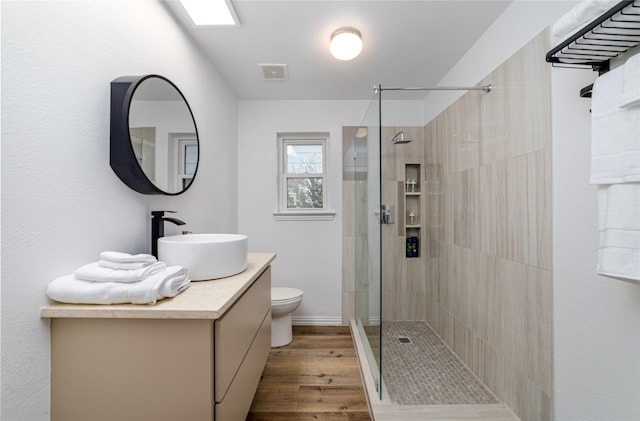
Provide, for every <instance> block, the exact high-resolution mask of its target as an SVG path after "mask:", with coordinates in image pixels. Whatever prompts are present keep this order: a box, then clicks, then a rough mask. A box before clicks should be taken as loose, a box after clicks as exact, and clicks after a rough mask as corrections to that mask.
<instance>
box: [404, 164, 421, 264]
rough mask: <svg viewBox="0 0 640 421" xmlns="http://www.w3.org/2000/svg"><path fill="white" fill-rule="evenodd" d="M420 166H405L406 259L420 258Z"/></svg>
mask: <svg viewBox="0 0 640 421" xmlns="http://www.w3.org/2000/svg"><path fill="white" fill-rule="evenodd" d="M421 169H422V166H421V165H420V164H405V165H404V210H405V212H404V213H405V214H404V235H405V239H406V252H405V257H407V258H417V257H420V238H421V232H422V224H421V219H422V192H421V183H420V180H421V179H422V177H421V174H422V172H421Z"/></svg>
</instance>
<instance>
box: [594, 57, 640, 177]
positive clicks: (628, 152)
mask: <svg viewBox="0 0 640 421" xmlns="http://www.w3.org/2000/svg"><path fill="white" fill-rule="evenodd" d="M621 89H622V69H621V68H616V69H613V70H611V71H610V72H607V73H605V74H604V75H602V76H600V77H599V78H598V79H596V81H595V82H594V84H593V93H592V100H591V179H590V182H591V184H614V183H629V182H638V181H640V107H627V108H620V107H619V98H620V92H621Z"/></svg>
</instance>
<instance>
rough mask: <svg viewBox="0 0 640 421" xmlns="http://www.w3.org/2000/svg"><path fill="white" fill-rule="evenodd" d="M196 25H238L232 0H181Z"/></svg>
mask: <svg viewBox="0 0 640 421" xmlns="http://www.w3.org/2000/svg"><path fill="white" fill-rule="evenodd" d="M180 3H181V4H182V7H184V10H186V11H187V14H188V15H189V17H190V18H191V20H192V21H193V23H194V24H196V25H238V24H240V22H239V20H238V15H236V12H235V10H234V9H233V5H232V4H231V0H180Z"/></svg>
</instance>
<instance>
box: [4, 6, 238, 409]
mask: <svg viewBox="0 0 640 421" xmlns="http://www.w3.org/2000/svg"><path fill="white" fill-rule="evenodd" d="M1 31H2V263H3V264H2V307H1V309H2V359H1V362H2V376H1V379H2V389H1V396H2V414H1V418H2V419H3V420H7V421H12V420H29V421H34V420H47V419H49V397H50V394H49V387H50V380H49V379H50V377H49V369H50V365H49V324H48V322H47V321H46V320H41V319H40V317H39V309H40V307H41V306H43V305H45V304H47V303H48V301H47V298H46V295H45V291H46V285H47V283H48V282H49V281H50V280H51V279H53V278H54V277H57V276H61V275H64V274H67V273H70V272H72V271H73V270H74V269H76V268H77V267H78V266H80V265H81V264H84V263H87V262H90V261H94V260H96V259H97V255H98V253H99V252H100V251H102V250H107V249H111V250H120V251H126V252H132V253H135V252H149V249H150V229H149V223H150V222H149V211H150V210H152V209H162V208H164V209H172V210H177V211H180V213H179V214H177V217H178V218H180V219H183V220H185V221H187V222H188V225H187V226H186V228H187V229H190V230H192V231H230V232H232V231H235V230H236V228H237V216H236V215H237V205H236V202H237V199H236V192H235V188H236V185H235V183H232V182H229V180H233V179H234V177H235V174H236V169H237V167H236V161H237V157H236V154H237V149H236V144H235V139H236V137H237V99H236V98H235V96H234V94H233V93H232V92H231V91H230V89H229V88H228V87H227V86H226V84H225V83H224V82H223V81H222V80H221V78H220V77H219V76H218V75H217V73H216V71H215V69H214V67H213V66H212V65H211V63H210V62H208V61H206V60H205V59H203V57H202V55H201V53H200V52H199V50H197V49H196V48H195V47H193V46H192V44H191V42H190V40H189V39H188V38H186V37H185V36H184V35H183V33H182V32H181V30H180V29H179V27H178V26H177V25H176V24H175V23H174V21H173V19H172V18H171V16H170V15H169V13H168V12H167V10H166V9H165V6H163V5H162V4H161V3H160V2H158V1H155V0H153V1H150V0H137V1H126V2H121V1H91V2H86V1H45V2H24V1H18V2H12V1H3V2H2V28H1ZM147 73H157V74H161V75H163V76H166V77H168V78H169V79H171V80H172V81H173V82H174V83H175V84H176V85H177V86H178V87H179V88H180V89H181V91H182V92H183V94H184V95H185V97H186V98H187V100H188V101H189V102H190V104H191V108H192V110H193V112H194V115H195V119H196V122H197V124H198V130H199V133H200V137H201V154H200V164H201V166H200V170H199V172H198V177H197V179H196V181H195V182H194V185H193V186H192V188H191V189H190V190H189V191H188V192H187V193H186V194H184V195H181V196H178V197H166V196H165V197H162V196H156V197H151V196H143V195H140V194H138V193H135V192H133V191H132V190H130V189H129V188H127V187H126V186H125V185H124V184H122V183H121V182H120V180H119V179H118V178H117V177H116V176H115V174H114V173H113V171H112V170H111V169H110V168H109V95H110V85H109V84H110V82H111V81H112V80H113V79H115V78H116V77H119V76H123V75H140V74H147ZM172 230H174V231H173V232H176V231H175V230H176V228H174V227H173V226H170V227H169V226H168V231H169V232H172Z"/></svg>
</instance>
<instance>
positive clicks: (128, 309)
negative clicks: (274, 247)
mask: <svg viewBox="0 0 640 421" xmlns="http://www.w3.org/2000/svg"><path fill="white" fill-rule="evenodd" d="M274 257H275V255H273V254H266V253H264V254H250V255H249V265H248V268H247V270H246V271H245V272H243V273H242V274H239V275H236V276H233V277H229V278H224V279H220V280H214V281H204V282H197V283H192V286H191V287H190V288H189V289H188V290H186V291H185V292H183V293H182V294H180V295H179V296H178V297H175V298H174V299H171V300H163V301H161V302H159V303H157V304H156V305H154V306H134V305H118V306H86V305H82V306H74V305H66V304H64V305H63V304H54V305H51V306H47V307H44V308H43V309H42V311H41V315H42V317H43V318H50V319H51V420H53V421H57V420H64V421H72V420H82V421H90V420H109V421H115V420H117V421H126V420H135V421H147V420H148V421H160V420H167V421H179V420H185V421H197V420H207V421H211V420H216V421H235V420H244V419H245V417H246V415H247V412H248V411H249V407H250V406H251V402H252V400H253V396H254V394H255V391H256V388H257V386H258V382H259V380H260V376H261V375H262V371H263V369H264V365H265V363H266V360H267V356H268V354H269V349H270V346H271V267H270V266H269V264H270V262H271V261H272V260H273V258H274ZM207 301H209V304H207Z"/></svg>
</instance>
